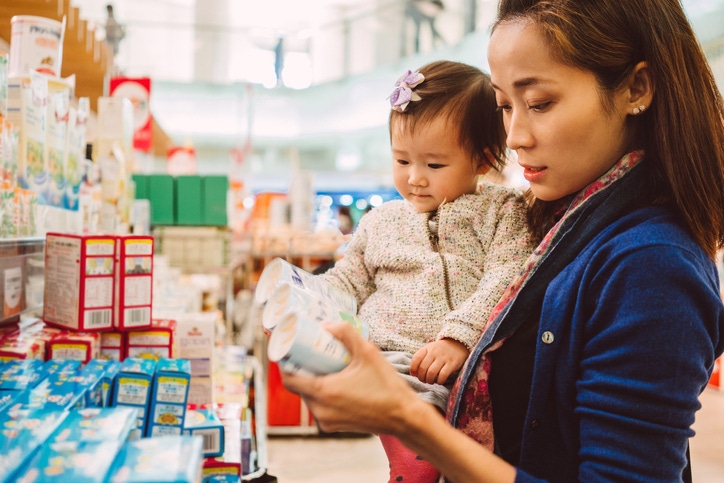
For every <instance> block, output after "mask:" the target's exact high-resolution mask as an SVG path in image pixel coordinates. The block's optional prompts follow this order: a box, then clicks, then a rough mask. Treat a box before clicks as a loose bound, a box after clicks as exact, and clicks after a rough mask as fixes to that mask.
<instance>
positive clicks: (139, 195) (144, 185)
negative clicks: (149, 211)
mask: <svg viewBox="0 0 724 483" xmlns="http://www.w3.org/2000/svg"><path fill="white" fill-rule="evenodd" d="M131 179H132V180H133V182H134V183H136V199H137V200H147V199H149V198H148V176H146V175H145V174H138V173H134V174H132V175H131Z"/></svg>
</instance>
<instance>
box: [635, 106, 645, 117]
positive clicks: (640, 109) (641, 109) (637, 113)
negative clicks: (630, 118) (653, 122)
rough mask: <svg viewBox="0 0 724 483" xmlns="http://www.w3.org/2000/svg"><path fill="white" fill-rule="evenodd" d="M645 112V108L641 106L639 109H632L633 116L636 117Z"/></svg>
mask: <svg viewBox="0 0 724 483" xmlns="http://www.w3.org/2000/svg"><path fill="white" fill-rule="evenodd" d="M645 110H646V106H645V105H643V104H641V105H640V106H639V107H634V108H633V113H634V116H637V115H639V114H641V113H642V112H644V111H645Z"/></svg>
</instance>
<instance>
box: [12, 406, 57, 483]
mask: <svg viewBox="0 0 724 483" xmlns="http://www.w3.org/2000/svg"><path fill="white" fill-rule="evenodd" d="M67 415H68V412H66V411H46V410H42V409H41V410H34V411H29V412H27V413H26V414H25V417H24V418H22V419H15V418H13V417H11V416H10V415H8V414H4V415H0V431H1V432H2V435H3V437H2V438H0V482H2V483H6V482H7V483H9V482H11V481H16V478H15V475H16V474H17V471H18V470H20V469H21V468H23V467H24V465H25V463H26V461H27V460H28V458H29V457H30V456H32V455H33V453H34V452H35V451H36V450H37V449H38V448H39V447H40V446H41V445H43V443H45V441H46V440H47V438H48V437H49V436H50V435H51V434H52V433H53V432H54V431H55V429H56V428H57V427H58V425H60V423H61V422H63V420H64V419H65V418H66V416H67Z"/></svg>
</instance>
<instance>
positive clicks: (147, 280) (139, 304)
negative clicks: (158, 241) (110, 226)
mask: <svg viewBox="0 0 724 483" xmlns="http://www.w3.org/2000/svg"><path fill="white" fill-rule="evenodd" d="M115 274H116V297H115V300H116V304H115V307H114V309H115V310H114V313H115V317H114V323H113V325H114V327H115V328H116V330H128V329H132V328H133V329H137V328H144V327H151V301H152V292H153V237H152V236H137V235H125V236H119V237H118V238H117V239H116V268H115Z"/></svg>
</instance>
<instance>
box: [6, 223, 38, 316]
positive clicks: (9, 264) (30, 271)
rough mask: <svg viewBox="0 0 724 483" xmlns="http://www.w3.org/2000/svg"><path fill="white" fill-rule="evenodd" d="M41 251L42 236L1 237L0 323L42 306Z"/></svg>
mask: <svg viewBox="0 0 724 483" xmlns="http://www.w3.org/2000/svg"><path fill="white" fill-rule="evenodd" d="M44 251H45V238H44V237H32V238H5V239H0V293H2V294H3V304H2V307H1V308H0V325H6V324H10V323H13V322H16V321H18V320H19V318H20V315H22V314H24V313H27V312H30V311H33V310H37V309H39V308H41V307H42V304H43V279H44V266H45V259H44Z"/></svg>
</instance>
